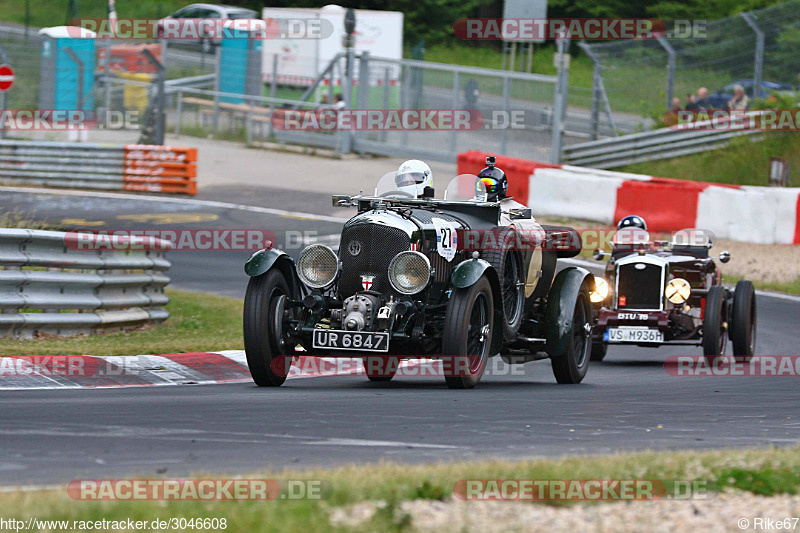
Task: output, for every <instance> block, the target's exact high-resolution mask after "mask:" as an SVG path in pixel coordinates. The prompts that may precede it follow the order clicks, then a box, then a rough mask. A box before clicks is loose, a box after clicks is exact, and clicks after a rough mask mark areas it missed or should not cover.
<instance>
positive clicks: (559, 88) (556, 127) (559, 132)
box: [550, 39, 569, 164]
mask: <svg viewBox="0 0 800 533" xmlns="http://www.w3.org/2000/svg"><path fill="white" fill-rule="evenodd" d="M556 46H557V50H558V80H557V81H556V91H555V97H554V99H553V127H552V131H551V139H550V162H551V163H555V164H558V163H560V162H561V146H562V143H563V135H564V113H565V111H566V108H567V83H569V67H568V66H567V64H566V61H565V60H564V59H565V58H564V54H565V53H566V50H567V42H566V41H565V40H564V39H557V40H556Z"/></svg>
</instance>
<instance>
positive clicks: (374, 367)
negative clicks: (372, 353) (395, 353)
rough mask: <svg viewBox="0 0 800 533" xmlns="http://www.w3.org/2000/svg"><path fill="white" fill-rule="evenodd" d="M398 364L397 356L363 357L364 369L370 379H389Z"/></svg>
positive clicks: (394, 372)
mask: <svg viewBox="0 0 800 533" xmlns="http://www.w3.org/2000/svg"><path fill="white" fill-rule="evenodd" d="M399 366H400V358H399V357H365V358H364V370H365V371H366V373H367V379H369V380H370V381H376V382H380V381H391V380H392V378H393V377H394V375H395V374H396V373H397V368H398V367H399Z"/></svg>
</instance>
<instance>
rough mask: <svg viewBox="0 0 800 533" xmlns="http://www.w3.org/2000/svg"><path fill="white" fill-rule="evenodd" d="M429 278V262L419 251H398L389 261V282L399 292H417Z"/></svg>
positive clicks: (425, 285) (425, 284) (426, 283)
mask: <svg viewBox="0 0 800 533" xmlns="http://www.w3.org/2000/svg"><path fill="white" fill-rule="evenodd" d="M430 279H431V262H430V261H428V258H427V257H425V256H424V255H423V254H421V253H420V252H413V251H409V252H400V253H399V254H397V255H396V256H394V259H392V262H391V263H389V283H391V284H392V287H393V288H394V290H396V291H397V292H399V293H400V294H417V293H418V292H420V291H421V290H422V289H424V288H425V287H427V286H428V281H429V280H430Z"/></svg>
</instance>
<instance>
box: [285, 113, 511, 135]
mask: <svg viewBox="0 0 800 533" xmlns="http://www.w3.org/2000/svg"><path fill="white" fill-rule="evenodd" d="M271 120H272V124H273V126H275V128H277V129H280V130H291V131H453V130H455V131H469V130H477V129H481V128H487V127H488V126H489V125H490V124H491V129H501V128H500V127H499V126H500V125H502V126H503V127H507V128H510V129H522V128H524V124H522V121H523V120H524V112H522V111H520V112H517V113H513V114H512V113H506V114H505V116H503V117H500V116H496V117H492V120H491V121H488V122H487V121H486V120H485V119H484V116H483V114H482V113H481V112H480V111H476V110H470V109H318V110H308V111H304V110H287V111H278V112H276V113H275V114H273V116H272V119H271Z"/></svg>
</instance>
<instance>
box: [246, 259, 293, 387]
mask: <svg viewBox="0 0 800 533" xmlns="http://www.w3.org/2000/svg"><path fill="white" fill-rule="evenodd" d="M288 296H289V285H288V284H287V283H286V279H285V278H284V277H283V274H282V273H281V272H280V271H279V270H277V269H273V270H270V271H269V272H267V273H265V274H261V275H260V276H256V277H254V278H250V283H248V285H247V292H246V293H245V297H244V350H245V355H246V356H247V366H248V367H250V375H251V376H252V377H253V381H255V383H256V385H258V386H259V387H280V386H281V385H283V382H284V381H286V376H287V375H288V373H289V369H290V367H291V365H292V357H291V355H290V353H289V349H288V347H289V346H291V342H290V341H289V339H288V338H287V337H286V332H285V328H284V320H285V318H286V313H287V310H286V309H285V302H286V298H287V297H288Z"/></svg>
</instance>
